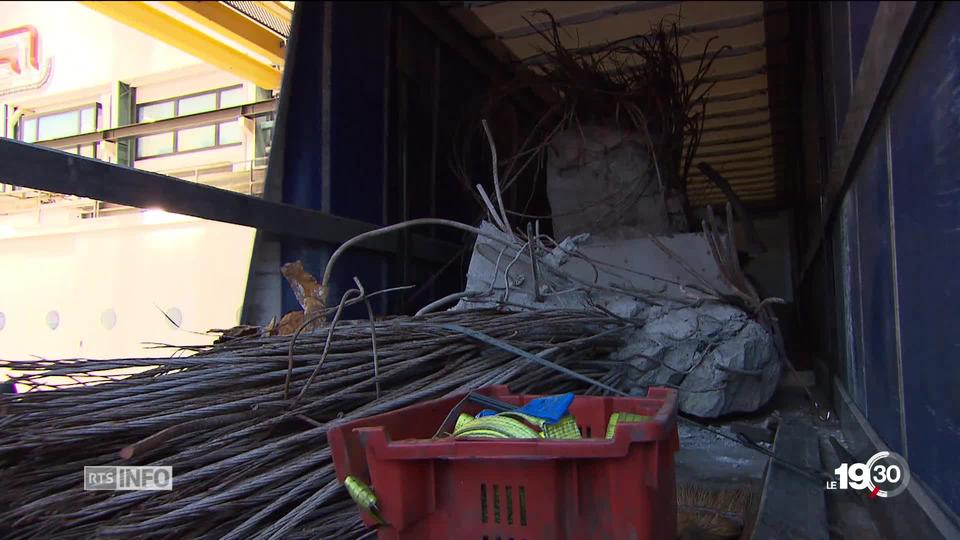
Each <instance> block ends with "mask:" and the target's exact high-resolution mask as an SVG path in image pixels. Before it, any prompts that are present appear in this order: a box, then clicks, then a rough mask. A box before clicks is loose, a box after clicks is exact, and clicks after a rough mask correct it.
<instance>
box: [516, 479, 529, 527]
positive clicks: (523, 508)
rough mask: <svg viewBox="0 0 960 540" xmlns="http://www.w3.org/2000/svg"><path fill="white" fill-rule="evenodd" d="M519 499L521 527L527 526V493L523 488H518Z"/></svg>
mask: <svg viewBox="0 0 960 540" xmlns="http://www.w3.org/2000/svg"><path fill="white" fill-rule="evenodd" d="M517 498H518V499H519V503H520V505H519V506H520V526H521V527H526V526H527V493H526V490H525V489H524V488H523V486H520V487H519V488H518V494H517Z"/></svg>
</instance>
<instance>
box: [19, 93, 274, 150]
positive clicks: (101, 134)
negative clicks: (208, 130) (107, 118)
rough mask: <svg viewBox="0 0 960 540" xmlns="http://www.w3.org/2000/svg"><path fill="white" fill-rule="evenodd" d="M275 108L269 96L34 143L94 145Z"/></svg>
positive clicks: (261, 114)
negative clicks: (185, 114)
mask: <svg viewBox="0 0 960 540" xmlns="http://www.w3.org/2000/svg"><path fill="white" fill-rule="evenodd" d="M276 109H277V100H276V99H268V100H266V101H258V102H256V103H247V104H245V105H237V106H235V107H227V108H226V109H218V110H215V111H208V112H202V113H197V114H190V115H187V116H178V117H175V118H167V119H165V120H158V121H156V122H142V123H139V124H129V125H126V126H122V127H118V128H113V129H105V130H103V131H95V132H93V133H85V134H83V135H72V136H70V137H62V138H60V139H51V140H49V141H40V142H37V144H39V145H41V146H46V147H48V148H67V147H70V146H77V145H83V144H93V143H97V142H103V141H109V142H115V141H117V140H118V139H122V138H125V137H142V136H144V135H153V134H156V133H164V132H167V131H174V130H177V129H184V128H189V127H194V126H201V125H206V124H217V123H220V122H226V121H229V120H235V119H236V118H238V117H240V116H243V117H246V118H255V117H257V116H263V115H265V114H270V113H272V112H273V111H275V110H276Z"/></svg>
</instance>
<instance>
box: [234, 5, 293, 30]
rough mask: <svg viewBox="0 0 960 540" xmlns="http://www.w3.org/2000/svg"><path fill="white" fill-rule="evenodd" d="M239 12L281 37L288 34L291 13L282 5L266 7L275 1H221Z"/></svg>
mask: <svg viewBox="0 0 960 540" xmlns="http://www.w3.org/2000/svg"><path fill="white" fill-rule="evenodd" d="M223 3H224V4H226V5H228V6H230V7H232V8H233V9H235V10H237V11H239V12H240V13H242V14H244V15H246V16H247V17H248V18H250V19H251V20H253V21H254V22H256V23H258V24H260V25H261V26H263V27H264V28H267V29H269V30H270V31H272V32H273V33H275V34H277V35H278V36H280V37H282V38H287V37H289V36H290V18H291V17H292V14H289V13H286V10H285V8H283V7H282V6H272V7H273V9H271V7H268V5H267V4H277V2H223Z"/></svg>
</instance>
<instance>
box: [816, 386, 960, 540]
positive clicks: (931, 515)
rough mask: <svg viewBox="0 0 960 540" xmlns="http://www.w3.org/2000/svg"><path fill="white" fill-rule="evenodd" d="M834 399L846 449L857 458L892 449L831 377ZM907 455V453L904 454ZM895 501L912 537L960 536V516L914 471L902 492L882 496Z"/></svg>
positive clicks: (862, 459)
mask: <svg viewBox="0 0 960 540" xmlns="http://www.w3.org/2000/svg"><path fill="white" fill-rule="evenodd" d="M833 394H834V396H833V403H834V408H835V409H836V412H837V416H838V418H839V420H840V430H841V431H842V432H843V436H844V438H845V439H846V441H847V445H848V447H849V448H848V450H849V451H850V453H851V454H853V456H854V457H856V458H857V460H859V462H866V460H867V459H869V458H870V456H872V455H874V454H876V453H877V452H882V451H893V450H891V449H890V447H888V446H887V445H886V443H884V442H883V440H882V439H881V438H880V436H879V435H878V434H877V432H876V431H874V429H873V427H872V426H871V425H870V422H869V421H867V419H866V418H865V417H864V416H863V414H862V413H861V412H860V410H859V409H857V406H856V404H854V402H853V400H852V399H851V398H850V395H849V394H848V393H847V391H846V389H844V388H843V384H842V383H841V382H840V380H839V379H837V378H834V379H833ZM905 457H906V456H905ZM885 500H886V501H889V502H891V503H893V504H894V505H895V507H894V509H893V511H892V512H885V514H889V515H896V516H897V519H896V522H897V523H898V524H902V525H903V528H904V530H905V531H908V533H909V535H910V536H911V537H913V538H934V537H935V535H939V536H941V537H942V538H960V516H957V514H955V513H954V512H952V511H951V510H950V509H949V508H947V507H946V505H944V504H943V503H942V502H940V501H938V500H937V496H936V495H935V494H933V493H932V492H930V490H929V489H928V488H927V487H926V486H925V485H923V481H922V480H920V479H919V478H917V477H916V476H915V475H913V476H911V478H910V484H909V485H907V490H906V492H904V493H903V494H902V495H901V496H898V497H894V498H890V499H885Z"/></svg>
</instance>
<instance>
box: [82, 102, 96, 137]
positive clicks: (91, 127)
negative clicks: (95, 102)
mask: <svg viewBox="0 0 960 540" xmlns="http://www.w3.org/2000/svg"><path fill="white" fill-rule="evenodd" d="M96 130H97V108H96V107H90V108H89V109H83V110H82V111H80V133H90V132H91V131H96Z"/></svg>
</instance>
